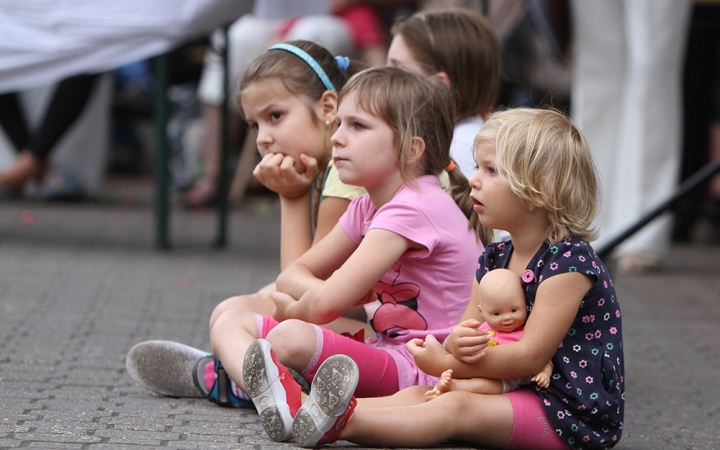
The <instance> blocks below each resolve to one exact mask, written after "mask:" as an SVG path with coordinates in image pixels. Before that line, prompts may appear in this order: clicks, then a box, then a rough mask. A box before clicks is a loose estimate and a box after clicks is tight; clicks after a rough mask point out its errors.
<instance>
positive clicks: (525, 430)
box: [505, 389, 569, 450]
mask: <svg viewBox="0 0 720 450" xmlns="http://www.w3.org/2000/svg"><path fill="white" fill-rule="evenodd" d="M505 395H506V396H507V397H508V398H509V399H510V403H511V404H512V408H513V430H512V435H511V436H510V442H508V444H507V446H505V448H507V449H523V448H525V449H527V448H532V449H537V450H555V449H568V448H569V447H568V445H567V444H566V443H565V442H564V441H563V440H562V439H560V436H558V435H557V434H556V433H555V430H554V429H553V427H552V425H551V424H550V421H548V420H547V417H546V416H545V408H543V406H542V400H541V399H540V397H539V396H538V395H537V394H535V393H534V392H533V391H531V390H530V389H518V390H516V391H512V392H508V393H507V394H505Z"/></svg>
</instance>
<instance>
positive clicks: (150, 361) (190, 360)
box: [125, 341, 208, 398]
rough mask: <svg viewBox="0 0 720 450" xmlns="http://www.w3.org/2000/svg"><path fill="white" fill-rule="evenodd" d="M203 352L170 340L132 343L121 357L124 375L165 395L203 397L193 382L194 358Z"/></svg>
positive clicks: (204, 353)
mask: <svg viewBox="0 0 720 450" xmlns="http://www.w3.org/2000/svg"><path fill="white" fill-rule="evenodd" d="M205 356H208V353H207V352H203V351H202V350H198V349H196V348H193V347H189V346H187V345H183V344H180V343H178V342H172V341H145V342H140V343H139V344H135V345H134V346H133V347H132V348H131V349H130V351H129V352H128V354H127V356H126V357H125V368H126V369H127V372H128V375H130V377H131V378H132V379H133V380H135V381H137V382H138V383H140V385H142V386H143V387H144V388H146V389H149V390H151V391H153V392H156V393H158V394H161V395H166V396H169V397H190V398H196V397H204V395H203V393H202V391H200V390H199V389H198V388H197V387H196V386H195V383H194V382H193V371H194V370H195V365H196V364H197V361H198V360H199V359H201V358H203V357H205Z"/></svg>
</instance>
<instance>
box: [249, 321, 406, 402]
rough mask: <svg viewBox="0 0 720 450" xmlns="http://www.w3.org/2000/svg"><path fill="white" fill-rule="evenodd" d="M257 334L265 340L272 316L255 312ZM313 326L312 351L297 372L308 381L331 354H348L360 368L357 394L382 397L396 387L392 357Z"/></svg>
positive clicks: (272, 322) (396, 377)
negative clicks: (310, 357)
mask: <svg viewBox="0 0 720 450" xmlns="http://www.w3.org/2000/svg"><path fill="white" fill-rule="evenodd" d="M255 320H256V323H257V329H258V337H259V338H263V339H265V338H266V337H267V335H268V333H269V332H270V330H272V329H273V328H275V327H276V326H278V325H279V322H278V321H277V320H275V319H273V318H271V317H266V316H260V315H257V314H256V315H255ZM313 327H314V328H315V333H316V336H317V337H316V339H315V353H314V354H313V357H312V359H311V360H310V363H308V366H307V367H306V368H305V370H303V371H302V373H301V374H300V375H302V377H303V378H305V379H306V380H308V381H312V379H313V378H315V372H316V371H317V369H318V367H319V366H320V364H322V362H323V361H325V360H326V359H328V358H329V357H330V356H332V355H337V354H342V355H347V356H349V357H351V358H352V359H353V361H355V363H357V365H358V369H360V381H359V382H358V386H357V388H356V389H355V396H356V397H383V396H386V395H392V394H394V393H396V392H397V391H398V390H399V383H398V370H397V365H396V364H395V360H394V359H393V357H392V356H390V354H389V353H388V352H386V351H384V350H382V349H379V348H376V347H372V346H370V345H367V344H365V343H364V342H358V341H356V340H354V339H351V338H349V337H345V336H342V335H339V334H337V333H334V332H332V331H330V330H326V329H325V328H322V327H319V326H317V325H313Z"/></svg>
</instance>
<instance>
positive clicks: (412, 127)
mask: <svg viewBox="0 0 720 450" xmlns="http://www.w3.org/2000/svg"><path fill="white" fill-rule="evenodd" d="M351 92H354V93H355V101H356V103H357V106H358V107H359V108H361V109H363V110H365V111H367V112H368V113H370V114H372V115H374V116H376V117H378V118H380V119H381V120H383V121H384V122H385V123H387V124H388V126H389V127H390V128H391V129H392V131H393V141H394V142H393V144H394V145H395V147H396V148H397V152H398V155H397V156H398V162H399V166H400V174H401V176H402V178H403V180H404V181H406V182H412V180H410V179H409V171H410V167H411V166H410V164H409V162H408V161H409V159H410V158H411V157H412V156H413V150H412V140H413V138H415V137H418V138H420V139H422V140H423V142H424V143H425V152H424V154H423V157H422V158H421V159H420V161H419V162H418V164H421V167H422V173H423V174H424V175H439V174H440V173H441V172H442V171H443V170H444V169H445V167H447V166H448V164H450V143H451V142H452V137H453V131H454V126H455V125H454V117H455V114H454V113H455V105H454V103H453V101H452V98H451V96H450V92H449V91H448V89H447V88H446V87H445V85H443V84H442V82H440V80H438V79H435V78H426V77H423V76H422V75H419V74H416V73H414V72H410V71H407V70H403V69H400V68H398V67H373V68H370V69H366V70H363V71H362V72H360V73H358V74H357V75H355V76H353V77H352V78H351V79H350V80H349V81H348V82H347V84H345V86H344V87H343V88H342V90H341V91H340V94H339V101H340V102H342V100H343V98H345V97H346V96H347V95H348V94H350V93H351ZM458 174H459V176H458ZM462 182H464V186H463V185H462ZM450 183H451V184H452V185H453V199H454V200H455V203H457V204H458V206H459V207H460V209H461V210H462V211H463V213H464V214H465V216H466V217H468V219H470V225H471V227H473V228H475V229H476V230H477V231H478V236H479V237H481V239H483V243H485V244H487V243H489V242H490V241H488V240H485V239H487V237H488V235H487V234H486V233H487V232H486V231H485V230H486V229H485V228H483V227H482V225H480V223H479V221H478V220H477V215H476V214H474V212H473V208H472V201H471V200H470V196H469V193H470V187H469V184H468V182H467V180H466V179H465V177H463V176H462V174H460V173H459V170H458V169H457V168H456V169H453V170H452V171H451V176H450ZM456 190H464V192H455V191H456ZM473 219H474V220H473ZM481 230H482V231H483V233H485V234H481Z"/></svg>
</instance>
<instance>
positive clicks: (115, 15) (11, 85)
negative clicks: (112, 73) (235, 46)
mask: <svg viewBox="0 0 720 450" xmlns="http://www.w3.org/2000/svg"><path fill="white" fill-rule="evenodd" d="M251 8H252V1H251V0H122V1H98V0H21V1H11V0H2V1H0V24H2V25H0V92H8V91H20V90H25V89H31V88H35V87H40V86H46V85H49V84H52V83H53V82H55V81H57V80H60V79H62V78H66V77H68V76H71V75H75V74H78V73H86V72H87V73H93V72H102V71H106V70H111V69H114V68H116V67H119V66H121V65H124V64H126V63H129V62H132V61H136V60H140V59H145V58H148V57H151V56H154V55H157V54H161V53H163V52H165V51H167V50H169V49H171V48H173V47H175V46H177V45H179V44H181V43H183V42H184V41H186V40H188V39H190V38H194V37H198V36H202V35H206V34H208V33H210V32H211V31H212V30H214V29H216V28H218V27H220V26H223V25H224V24H226V23H229V22H231V21H233V20H235V19H236V18H238V17H240V16H241V15H242V14H244V13H247V12H249V11H250V10H251Z"/></svg>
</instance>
